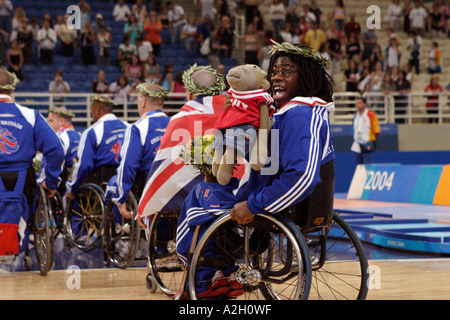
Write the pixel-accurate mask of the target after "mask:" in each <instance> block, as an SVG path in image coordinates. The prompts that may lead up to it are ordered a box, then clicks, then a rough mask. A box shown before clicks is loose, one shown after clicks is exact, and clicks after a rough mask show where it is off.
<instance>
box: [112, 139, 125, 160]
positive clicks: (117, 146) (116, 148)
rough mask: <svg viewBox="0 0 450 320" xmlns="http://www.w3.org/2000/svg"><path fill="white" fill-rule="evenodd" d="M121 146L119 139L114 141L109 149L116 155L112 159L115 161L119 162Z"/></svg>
mask: <svg viewBox="0 0 450 320" xmlns="http://www.w3.org/2000/svg"><path fill="white" fill-rule="evenodd" d="M121 147H122V141H120V140H119V142H116V143H115V144H114V145H113V146H112V147H111V149H110V150H109V151H111V152H112V153H114V154H115V155H116V156H115V157H114V161H116V162H119V154H120V149H121Z"/></svg>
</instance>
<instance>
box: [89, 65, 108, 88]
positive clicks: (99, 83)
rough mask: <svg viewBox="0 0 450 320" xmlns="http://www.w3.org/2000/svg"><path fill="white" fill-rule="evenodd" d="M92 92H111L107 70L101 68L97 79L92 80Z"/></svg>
mask: <svg viewBox="0 0 450 320" xmlns="http://www.w3.org/2000/svg"><path fill="white" fill-rule="evenodd" d="M92 92H93V93H98V94H102V93H108V92H109V84H108V80H106V75H105V71H103V70H100V71H99V72H97V79H95V80H94V81H92Z"/></svg>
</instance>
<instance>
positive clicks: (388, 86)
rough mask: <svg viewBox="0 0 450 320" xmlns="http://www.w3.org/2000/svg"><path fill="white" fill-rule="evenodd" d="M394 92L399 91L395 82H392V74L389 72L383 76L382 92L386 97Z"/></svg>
mask: <svg viewBox="0 0 450 320" xmlns="http://www.w3.org/2000/svg"><path fill="white" fill-rule="evenodd" d="M394 91H397V89H396V87H395V83H394V81H392V77H391V74H390V73H389V72H385V73H384V75H383V82H382V83H381V92H383V93H384V94H385V95H390V94H392V93H393V92H394Z"/></svg>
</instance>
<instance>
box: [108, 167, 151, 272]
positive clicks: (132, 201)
mask: <svg viewBox="0 0 450 320" xmlns="http://www.w3.org/2000/svg"><path fill="white" fill-rule="evenodd" d="M146 178H147V175H146V174H145V173H138V174H137V176H136V179H135V183H134V185H133V187H132V189H131V190H130V191H129V192H128V196H127V201H126V208H127V210H128V212H129V213H130V214H131V218H126V217H124V216H122V215H121V214H120V212H119V210H118V208H117V206H116V205H115V203H114V202H113V201H112V198H113V195H114V193H115V191H116V184H115V179H116V177H113V178H112V179H111V180H110V182H109V184H108V192H107V196H106V197H107V199H105V202H106V210H105V214H104V216H103V242H102V243H103V244H102V247H103V263H104V264H105V265H108V264H110V263H112V264H113V265H115V266H116V267H119V268H121V269H125V268H128V267H129V266H130V265H131V264H132V263H133V262H134V261H135V260H145V259H146V258H147V246H146V243H145V234H144V233H145V230H143V229H141V226H140V224H139V223H138V220H137V216H138V201H139V198H140V197H141V195H142V191H143V190H144V187H145V181H146Z"/></svg>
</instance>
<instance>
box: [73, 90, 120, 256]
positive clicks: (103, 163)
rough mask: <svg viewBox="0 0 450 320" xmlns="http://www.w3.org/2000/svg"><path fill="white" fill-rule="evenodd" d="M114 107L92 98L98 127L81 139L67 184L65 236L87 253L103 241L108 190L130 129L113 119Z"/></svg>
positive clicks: (103, 97)
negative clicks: (102, 231) (106, 193)
mask: <svg viewBox="0 0 450 320" xmlns="http://www.w3.org/2000/svg"><path fill="white" fill-rule="evenodd" d="M114 105H115V102H114V101H113V100H112V99H111V98H110V97H108V96H107V95H99V96H96V97H93V98H92V101H91V106H90V107H91V114H92V118H93V120H94V122H95V123H94V124H93V125H92V126H91V127H89V128H88V129H86V130H85V131H84V132H83V134H82V136H81V140H80V147H79V148H78V162H77V163H76V164H75V167H74V170H73V172H72V177H71V180H70V181H68V182H67V184H66V186H67V191H66V199H67V200H68V204H67V209H66V215H65V223H64V224H65V227H66V234H67V237H68V239H69V241H70V242H71V243H72V244H73V245H74V246H76V247H77V248H79V249H81V250H84V251H90V250H93V249H94V248H95V247H96V246H97V245H98V243H99V242H100V240H101V230H102V220H103V215H104V213H105V205H104V197H105V190H106V186H107V184H108V182H109V180H110V179H111V178H112V177H113V176H114V175H115V174H116V169H117V167H118V165H119V162H120V158H119V156H120V149H121V146H122V142H123V140H124V134H125V130H126V128H127V127H128V124H127V123H126V122H124V121H122V120H119V119H118V118H117V117H116V116H115V115H114V113H113V107H114Z"/></svg>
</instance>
